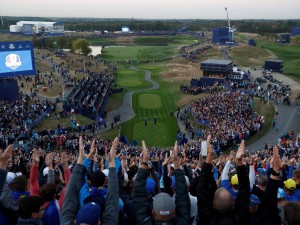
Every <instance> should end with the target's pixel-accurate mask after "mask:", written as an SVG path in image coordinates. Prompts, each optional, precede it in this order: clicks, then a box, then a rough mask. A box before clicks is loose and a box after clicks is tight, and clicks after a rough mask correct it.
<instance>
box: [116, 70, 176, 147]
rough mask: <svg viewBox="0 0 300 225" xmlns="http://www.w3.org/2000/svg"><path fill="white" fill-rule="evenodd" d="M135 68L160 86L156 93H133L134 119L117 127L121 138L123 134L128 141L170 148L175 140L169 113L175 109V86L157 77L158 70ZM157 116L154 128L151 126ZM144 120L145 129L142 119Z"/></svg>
mask: <svg viewBox="0 0 300 225" xmlns="http://www.w3.org/2000/svg"><path fill="white" fill-rule="evenodd" d="M139 69H141V70H143V69H147V70H150V71H151V78H152V79H153V80H155V81H157V82H159V84H160V88H159V89H157V90H153V91H149V92H144V93H142V92H141V93H140V92H138V93H135V94H134V95H133V99H132V103H133V108H134V111H135V113H136V117H135V118H134V119H132V120H130V121H128V122H126V123H124V124H122V127H121V135H126V136H127V138H128V139H129V141H131V142H132V140H137V141H138V143H139V144H140V143H141V140H145V142H146V144H147V143H149V144H150V145H152V146H172V145H174V141H175V139H176V133H177V130H178V124H177V121H176V119H175V118H171V117H170V112H174V111H175V110H176V101H177V100H178V97H179V95H180V91H179V88H178V86H177V85H172V84H170V83H168V82H165V81H163V80H161V79H160V78H159V72H161V71H162V67H158V66H156V67H151V66H148V65H146V66H145V67H143V66H140V67H139ZM154 117H157V125H156V126H155V125H154ZM145 118H147V126H145V122H144V119H145Z"/></svg>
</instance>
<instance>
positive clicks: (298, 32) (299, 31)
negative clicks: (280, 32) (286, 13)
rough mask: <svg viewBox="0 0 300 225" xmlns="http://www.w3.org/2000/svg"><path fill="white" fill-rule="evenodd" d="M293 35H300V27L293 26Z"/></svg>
mask: <svg viewBox="0 0 300 225" xmlns="http://www.w3.org/2000/svg"><path fill="white" fill-rule="evenodd" d="M291 35H292V36H296V35H300V27H292V34H291Z"/></svg>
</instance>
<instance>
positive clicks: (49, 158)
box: [45, 152, 54, 170]
mask: <svg viewBox="0 0 300 225" xmlns="http://www.w3.org/2000/svg"><path fill="white" fill-rule="evenodd" d="M53 157H54V152H51V153H49V154H48V155H47V156H46V161H45V164H46V166H48V167H49V169H50V170H53V164H52V162H53Z"/></svg>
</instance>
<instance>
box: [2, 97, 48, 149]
mask: <svg viewBox="0 0 300 225" xmlns="http://www.w3.org/2000/svg"><path fill="white" fill-rule="evenodd" d="M29 101H30V98H29V96H26V95H25V96H22V97H20V98H19V100H17V101H15V102H10V101H6V100H0V146H3V145H4V144H7V143H12V142H13V141H14V140H15V139H16V138H18V137H22V136H26V135H28V133H29V131H30V129H31V125H32V123H34V122H35V121H36V120H37V119H38V118H39V117H40V116H41V114H42V113H43V112H45V111H46V110H47V109H48V108H49V107H51V106H50V104H49V102H48V101H40V100H36V101H35V102H33V103H30V102H29Z"/></svg>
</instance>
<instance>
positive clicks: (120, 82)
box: [118, 79, 142, 87]
mask: <svg viewBox="0 0 300 225" xmlns="http://www.w3.org/2000/svg"><path fill="white" fill-rule="evenodd" d="M141 84H142V81H140V80H127V79H126V80H125V79H119V80H118V85H119V86H122V87H137V86H140V85H141Z"/></svg>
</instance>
